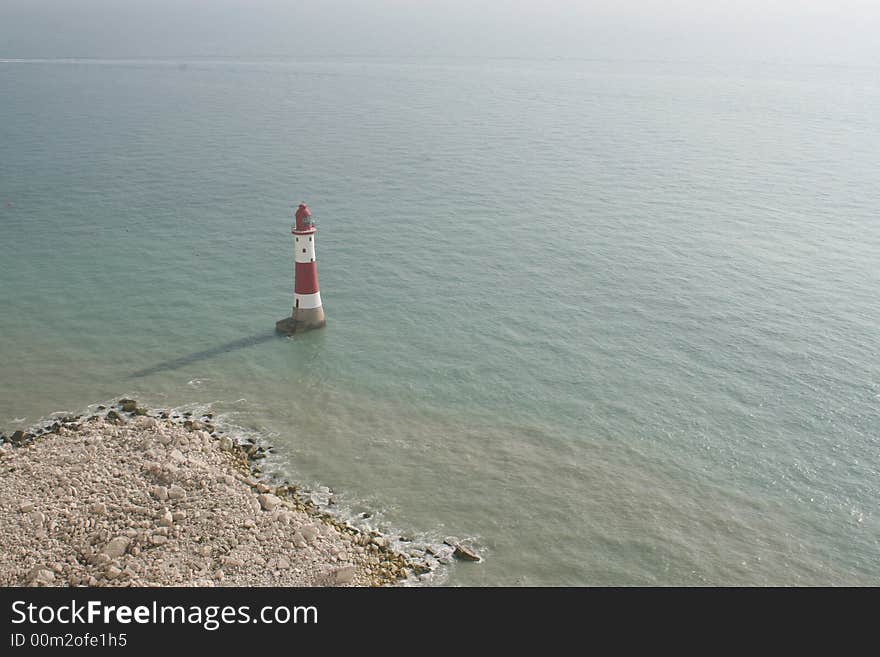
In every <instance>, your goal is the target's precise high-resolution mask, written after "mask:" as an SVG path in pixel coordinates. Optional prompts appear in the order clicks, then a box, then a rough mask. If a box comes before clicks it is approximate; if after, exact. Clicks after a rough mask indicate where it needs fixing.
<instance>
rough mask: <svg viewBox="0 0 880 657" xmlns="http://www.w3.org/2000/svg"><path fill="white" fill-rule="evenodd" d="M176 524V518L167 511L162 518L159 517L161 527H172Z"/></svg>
mask: <svg viewBox="0 0 880 657" xmlns="http://www.w3.org/2000/svg"><path fill="white" fill-rule="evenodd" d="M172 524H174V517H173V516H172V515H171V511H167V510H166V511H165V513H163V514H162V515H161V516H159V526H160V527H170V526H171V525H172Z"/></svg>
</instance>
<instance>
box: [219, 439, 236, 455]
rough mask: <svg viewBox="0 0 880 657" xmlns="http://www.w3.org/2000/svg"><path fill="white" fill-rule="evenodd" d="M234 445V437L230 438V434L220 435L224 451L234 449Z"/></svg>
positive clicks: (221, 446) (221, 447)
mask: <svg viewBox="0 0 880 657" xmlns="http://www.w3.org/2000/svg"><path fill="white" fill-rule="evenodd" d="M232 445H233V443H232V438H230V437H229V436H221V437H220V449H222V450H223V451H224V452H228V451H230V450H231V449H232Z"/></svg>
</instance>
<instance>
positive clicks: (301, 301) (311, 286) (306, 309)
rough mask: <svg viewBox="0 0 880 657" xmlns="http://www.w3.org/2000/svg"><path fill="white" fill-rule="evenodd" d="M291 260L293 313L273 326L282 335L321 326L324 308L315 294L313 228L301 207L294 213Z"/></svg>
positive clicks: (304, 207) (316, 267) (305, 209)
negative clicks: (293, 268)
mask: <svg viewBox="0 0 880 657" xmlns="http://www.w3.org/2000/svg"><path fill="white" fill-rule="evenodd" d="M291 232H292V233H293V248H294V254H295V257H294V260H295V262H296V265H295V271H294V284H293V312H292V313H291V316H290V317H285V318H284V319H280V320H278V321H277V322H275V330H277V331H278V332H279V333H284V334H286V335H293V334H294V333H296V332H297V331H307V330H308V329H315V328H321V327H322V326H324V324H325V321H324V307H323V306H322V305H321V292H320V291H319V290H318V263H317V262H315V225H314V223H312V213H311V212H309V208H308V207H307V206H306V204H305V203H300V204H299V207H298V208H297V209H296V225H295V226H294V227H293V229H292V231H291Z"/></svg>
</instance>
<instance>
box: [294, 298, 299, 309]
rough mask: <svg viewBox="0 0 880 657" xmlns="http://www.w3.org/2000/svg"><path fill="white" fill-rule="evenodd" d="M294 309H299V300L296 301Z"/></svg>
mask: <svg viewBox="0 0 880 657" xmlns="http://www.w3.org/2000/svg"><path fill="white" fill-rule="evenodd" d="M294 308H299V299H297V300H296V305H295V306H294Z"/></svg>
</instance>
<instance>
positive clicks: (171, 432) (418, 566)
mask: <svg viewBox="0 0 880 657" xmlns="http://www.w3.org/2000/svg"><path fill="white" fill-rule="evenodd" d="M98 408H99V409H100V411H99V412H98V413H96V414H93V415H91V416H88V417H86V416H67V417H62V418H57V419H56V420H55V421H53V422H52V423H51V424H49V425H47V426H46V427H43V428H40V429H36V430H34V431H33V432H25V431H17V432H15V433H14V434H12V435H11V436H5V437H3V442H2V444H0V473H2V475H0V479H2V481H3V484H4V489H5V490H6V491H7V492H6V494H4V495H3V496H2V498H0V536H2V537H3V546H4V549H3V550H2V552H0V586H93V587H94V586H389V585H399V584H406V583H418V582H419V581H420V580H423V578H424V576H425V575H426V574H429V573H430V571H431V570H432V567H433V566H435V565H437V564H439V563H440V561H438V560H437V558H439V559H440V560H442V561H443V562H446V563H448V562H449V561H450V560H451V559H452V558H453V556H454V557H455V558H458V559H462V560H471V561H476V560H478V559H479V557H478V555H477V554H475V553H474V552H473V551H472V550H471V549H470V548H469V547H468V546H466V545H455V544H452V542H450V544H445V545H443V546H441V547H440V548H436V547H435V548H433V549H432V548H430V547H429V548H427V552H426V551H424V550H422V549H416V548H413V549H410V550H409V551H403V550H401V549H399V548H395V547H393V546H392V540H391V539H390V538H389V537H386V536H383V535H381V534H380V533H378V532H372V531H365V530H363V529H358V528H355V527H353V526H351V525H349V524H347V523H346V522H344V521H343V520H341V519H339V518H338V517H334V515H333V514H331V513H328V512H327V511H326V510H325V509H321V508H319V507H318V506H316V505H314V504H312V503H311V502H309V501H308V500H307V499H303V496H302V495H301V494H300V491H299V489H298V487H297V486H296V485H292V484H290V483H287V482H283V483H279V482H277V481H270V480H269V479H268V478H266V477H262V476H261V472H262V468H261V466H260V462H261V461H262V459H264V458H266V457H267V456H269V457H270V456H271V454H270V453H269V450H267V448H265V447H262V446H260V447H258V446H256V445H254V444H247V443H243V444H242V443H239V442H238V441H236V440H234V439H233V438H231V437H230V436H228V435H225V434H224V433H222V432H221V431H218V430H217V429H216V427H214V426H213V425H212V424H211V418H210V417H202V418H200V419H194V418H191V417H185V416H177V415H174V414H172V413H171V412H169V411H164V410H158V411H157V410H152V409H151V410H148V409H144V408H141V407H139V406H138V404H137V402H135V401H134V400H130V399H122V400H119V402H118V403H116V404H114V405H113V407H112V408H111V407H109V406H99V407H98Z"/></svg>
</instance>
